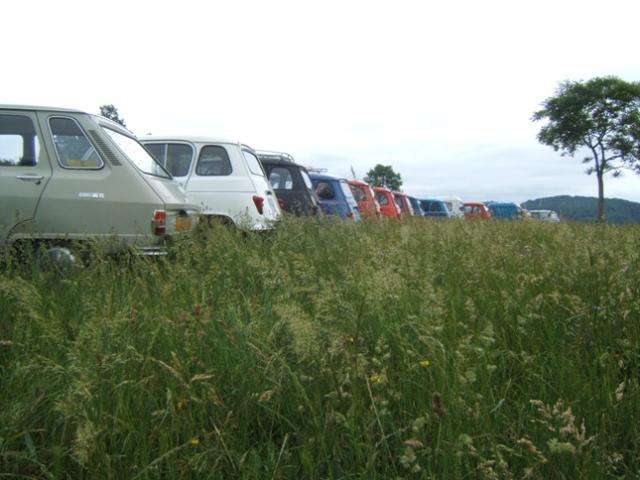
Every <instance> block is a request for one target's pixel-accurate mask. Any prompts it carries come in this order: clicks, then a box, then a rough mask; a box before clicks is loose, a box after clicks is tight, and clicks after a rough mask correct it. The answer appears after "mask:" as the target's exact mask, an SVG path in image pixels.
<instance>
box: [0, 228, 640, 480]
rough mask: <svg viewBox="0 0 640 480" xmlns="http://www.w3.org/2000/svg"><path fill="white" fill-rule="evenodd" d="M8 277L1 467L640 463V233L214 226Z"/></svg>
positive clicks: (583, 470) (54, 471) (76, 472)
mask: <svg viewBox="0 0 640 480" xmlns="http://www.w3.org/2000/svg"><path fill="white" fill-rule="evenodd" d="M178 247H180V248H176V249H175V250H176V253H175V255H173V256H172V257H171V258H165V259H162V260H160V261H147V260H146V259H134V260H132V261H131V262H129V263H127V262H123V261H114V260H112V259H95V260H94V261H93V262H92V264H91V265H90V266H89V267H87V268H84V269H79V270H77V271H73V272H71V273H69V274H68V275H66V276H65V277H62V278H61V277H59V276H56V275H54V274H52V273H31V272H28V273H25V272H24V271H23V272H19V271H15V270H11V269H6V270H5V271H3V272H0V478H52V479H53V478H55V479H64V478H73V479H77V478H86V479H95V478H113V479H128V478H135V479H152V478H163V479H171V478H198V479H200V478H216V479H217V478H247V479H298V478H311V479H313V478H318V479H320V478H331V479H339V478H340V479H341V478H367V479H375V478H379V479H387V478H406V479H410V478H495V479H509V478H518V479H519V478H567V479H570V478H571V479H573V478H593V479H600V478H630V477H633V476H634V475H635V474H637V472H638V471H640V427H639V426H640V388H639V381H640V248H639V247H640V230H639V229H638V228H637V227H611V226H599V227H598V226H588V225H566V224H561V225H546V224H540V223H529V222H524V223H501V222H491V223H474V222H431V221H418V222H407V223H403V224H398V223H386V222H382V223H379V224H362V225H352V224H345V223H340V222H338V223H331V224H318V223H315V222H297V221H291V222H286V223H285V224H284V225H282V228H280V229H279V230H278V231H277V232H275V233H273V234H270V235H266V236H265V235H257V234H256V235H253V234H250V235H248V236H243V235H242V234H240V233H238V232H235V231H232V230H228V229H225V228H213V229H211V230H210V231H207V232H205V233H203V235H202V238H198V239H192V240H186V241H185V242H184V243H183V244H181V245H179V246H178Z"/></svg>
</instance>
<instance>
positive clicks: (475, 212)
mask: <svg viewBox="0 0 640 480" xmlns="http://www.w3.org/2000/svg"><path fill="white" fill-rule="evenodd" d="M464 219H465V220H490V219H491V212H490V211H489V209H488V208H487V206H486V205H485V204H484V203H482V202H465V203H464Z"/></svg>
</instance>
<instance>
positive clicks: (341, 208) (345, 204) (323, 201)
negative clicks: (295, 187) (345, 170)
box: [309, 173, 360, 220]
mask: <svg viewBox="0 0 640 480" xmlns="http://www.w3.org/2000/svg"><path fill="white" fill-rule="evenodd" d="M309 176H310V177H311V183H312V184H313V188H314V189H315V191H316V195H317V196H318V200H319V201H320V206H321V207H322V209H323V210H324V211H325V213H327V214H328V215H339V216H340V217H341V218H351V219H353V220H360V211H359V209H358V202H356V199H355V198H354V197H353V193H352V192H351V188H350V187H349V184H348V183H347V180H346V179H344V178H340V177H336V176H333V175H327V174H326V173H310V174H309Z"/></svg>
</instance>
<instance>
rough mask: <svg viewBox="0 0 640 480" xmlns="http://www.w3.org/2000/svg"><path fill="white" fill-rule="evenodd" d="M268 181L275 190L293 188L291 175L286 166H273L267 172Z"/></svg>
mask: <svg viewBox="0 0 640 480" xmlns="http://www.w3.org/2000/svg"><path fill="white" fill-rule="evenodd" d="M269 183H270V184H271V186H272V187H273V188H275V189H276V190H293V177H292V176H291V172H290V171H289V169H288V168H284V167H274V168H273V169H272V170H271V173H270V174H269Z"/></svg>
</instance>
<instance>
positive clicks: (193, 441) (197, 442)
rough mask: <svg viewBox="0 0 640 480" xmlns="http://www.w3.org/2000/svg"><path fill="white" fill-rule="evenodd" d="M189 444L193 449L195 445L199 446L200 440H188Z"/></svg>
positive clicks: (195, 438)
mask: <svg viewBox="0 0 640 480" xmlns="http://www.w3.org/2000/svg"><path fill="white" fill-rule="evenodd" d="M189 443H190V444H191V445H193V446H194V447H195V446H196V445H200V440H198V438H197V437H193V438H192V439H191V440H189Z"/></svg>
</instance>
